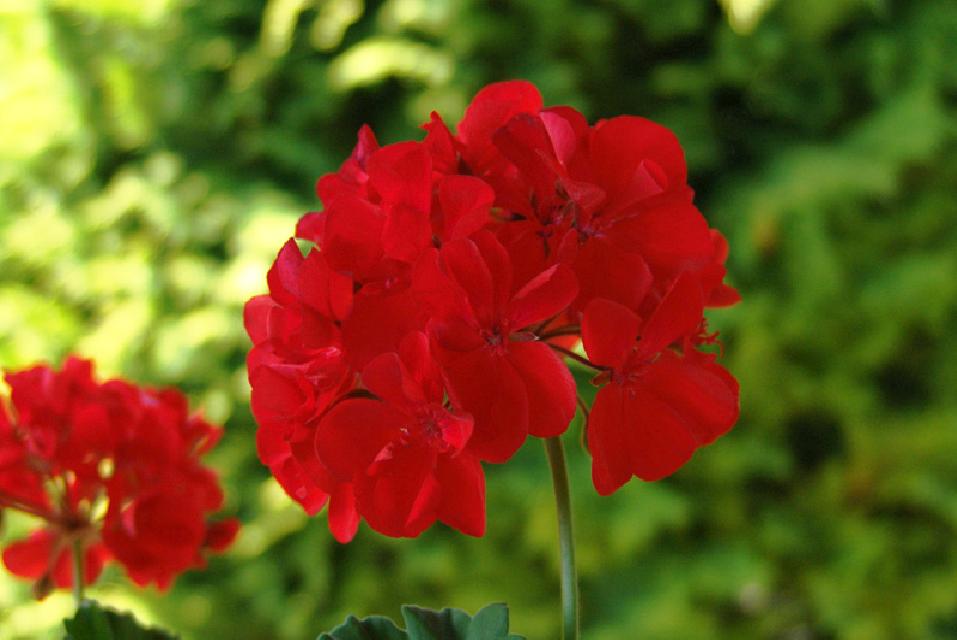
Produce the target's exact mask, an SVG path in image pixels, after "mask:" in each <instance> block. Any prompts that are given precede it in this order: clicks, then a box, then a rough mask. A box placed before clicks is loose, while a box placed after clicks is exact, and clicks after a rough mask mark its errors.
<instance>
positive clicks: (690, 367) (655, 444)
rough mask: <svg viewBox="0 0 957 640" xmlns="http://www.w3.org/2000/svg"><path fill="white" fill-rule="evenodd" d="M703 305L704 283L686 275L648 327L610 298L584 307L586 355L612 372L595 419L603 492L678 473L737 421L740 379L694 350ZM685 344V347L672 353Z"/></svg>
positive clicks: (594, 445) (598, 482)
mask: <svg viewBox="0 0 957 640" xmlns="http://www.w3.org/2000/svg"><path fill="white" fill-rule="evenodd" d="M702 305H703V302H702V294H701V289H700V287H699V285H698V284H697V283H696V282H695V281H694V279H693V278H692V277H690V276H682V277H680V278H678V280H677V281H676V282H675V283H674V284H673V286H672V287H671V289H670V290H669V291H668V293H667V294H666V295H665V297H664V299H663V300H662V301H661V303H660V304H659V305H658V307H657V309H656V310H655V312H654V313H653V314H652V315H651V317H650V318H649V319H648V321H647V322H644V323H642V321H641V319H640V318H639V317H638V316H637V315H636V314H635V313H633V312H632V311H631V310H630V309H628V308H627V307H625V306H623V305H621V304H618V303H617V302H614V301H611V300H604V299H596V300H592V301H591V302H590V303H589V304H588V306H587V307H586V308H585V314H584V321H583V324H582V339H583V342H584V347H585V352H586V353H587V354H588V357H589V359H590V360H591V362H592V363H594V364H595V365H598V366H600V367H605V368H606V371H605V373H603V374H602V375H601V376H599V378H600V379H601V380H602V381H603V382H605V384H604V386H602V387H601V389H599V390H598V395H597V396H596V398H595V403H594V405H593V406H592V409H591V414H590V416H589V420H588V449H589V451H590V452H591V454H592V479H593V481H594V483H595V488H596V489H597V490H598V492H599V493H600V494H602V495H608V494H610V493H612V492H614V491H615V490H616V489H618V488H619V487H620V486H621V485H622V484H624V483H625V482H626V481H627V480H628V479H629V478H631V476H633V475H634V476H637V477H639V478H641V479H642V480H658V479H660V478H663V477H665V476H667V475H670V474H671V473H674V472H675V471H677V470H678V468H679V467H681V466H682V465H683V464H684V463H685V462H687V461H688V459H689V458H690V457H691V454H692V453H693V452H694V450H695V449H697V448H698V447H700V446H703V445H706V444H708V443H710V442H712V441H713V440H714V439H715V438H717V437H718V436H720V435H722V434H723V433H725V432H726V431H727V430H728V429H730V428H731V426H732V425H733V424H734V422H735V421H736V420H737V417H738V385H737V382H735V380H734V378H732V377H731V375H730V374H728V372H727V371H725V370H724V369H723V368H722V367H720V366H719V365H717V364H715V363H714V357H713V356H710V355H706V354H704V353H701V352H700V351H698V350H697V349H695V345H694V343H695V339H696V337H697V335H696V334H697V330H698V327H699V326H700V324H701V311H702ZM639 335H640V338H639ZM679 341H681V344H680V345H679V349H678V350H671V349H669V348H668V347H669V346H671V345H674V344H675V343H677V342H679ZM679 351H680V352H679Z"/></svg>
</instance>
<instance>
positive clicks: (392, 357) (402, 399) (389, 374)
mask: <svg viewBox="0 0 957 640" xmlns="http://www.w3.org/2000/svg"><path fill="white" fill-rule="evenodd" d="M362 384H364V385H365V386H366V388H367V389H368V390H369V391H371V392H372V393H374V394H376V395H377V396H379V397H380V398H382V399H383V400H384V401H386V402H387V403H389V404H391V405H393V406H394V407H397V408H400V409H405V408H410V409H411V407H412V406H414V405H415V404H420V403H424V402H425V401H426V400H425V397H424V395H423V393H422V388H421V387H420V386H419V385H418V384H416V382H415V380H414V379H412V377H411V376H410V375H409V372H408V371H407V370H406V368H405V365H403V364H402V361H401V360H400V359H399V355H398V354H397V353H383V354H382V355H380V356H378V357H376V358H375V359H373V360H372V361H371V362H370V363H369V364H367V365H366V366H365V368H364V369H363V370H362Z"/></svg>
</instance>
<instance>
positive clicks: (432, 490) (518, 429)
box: [246, 81, 738, 540]
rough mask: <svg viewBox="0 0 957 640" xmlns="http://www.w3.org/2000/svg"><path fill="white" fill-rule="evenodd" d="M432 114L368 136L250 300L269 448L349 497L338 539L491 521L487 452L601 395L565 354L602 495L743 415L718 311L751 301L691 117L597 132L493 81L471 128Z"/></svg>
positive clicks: (300, 474) (682, 456)
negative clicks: (736, 284) (700, 192)
mask: <svg viewBox="0 0 957 640" xmlns="http://www.w3.org/2000/svg"><path fill="white" fill-rule="evenodd" d="M423 128H424V129H425V131H426V134H425V137H424V139H423V140H422V141H421V142H418V141H408V142H400V143H397V144H391V145H386V146H380V145H379V143H378V141H377V140H376V138H375V135H374V134H373V133H372V130H371V129H370V128H368V127H363V128H362V129H361V130H360V132H359V137H358V142H357V145H356V147H355V150H354V151H353V153H352V155H351V156H350V157H349V158H348V159H347V160H346V161H345V162H344V163H343V164H342V166H341V167H340V168H339V170H338V171H337V172H335V173H332V174H329V175H326V176H323V177H322V178H320V179H319V181H318V182H317V185H316V191H317V194H318V196H319V198H320V199H321V200H322V203H323V209H322V210H321V211H317V212H311V213H307V214H306V215H304V216H303V217H302V219H300V221H299V223H298V225H297V227H296V235H297V236H298V238H299V239H300V240H299V243H300V244H302V245H303V247H304V248H307V251H306V254H305V256H304V255H303V253H302V252H301V251H300V244H297V242H296V241H294V240H290V241H289V242H287V244H286V245H285V246H284V247H283V248H282V250H281V251H280V252H279V255H278V257H277V259H276V262H275V264H274V266H273V268H272V269H271V270H270V272H269V274H268V277H267V281H268V285H269V293H268V295H264V296H258V297H256V298H253V299H252V300H250V302H249V303H248V305H247V307H246V328H247V331H248V333H249V335H250V337H251V339H252V341H253V344H254V346H253V349H252V351H251V352H250V355H249V363H248V368H249V379H250V384H251V386H252V406H253V412H254V414H255V416H256V419H257V421H258V422H259V425H260V428H259V432H258V436H257V440H258V445H259V453H260V457H261V459H262V460H263V462H264V463H265V464H267V465H268V466H269V467H270V469H271V470H272V471H273V473H274V475H275V476H276V477H277V479H278V480H279V482H280V483H281V484H282V486H283V487H284V488H285V489H286V491H287V492H288V493H289V494H290V496H292V497H293V498H294V499H295V500H297V501H299V502H300V504H302V506H303V507H304V508H305V509H306V511H307V512H309V513H310V514H312V513H316V512H317V511H318V510H319V509H321V508H322V507H323V506H324V505H326V504H328V509H329V524H330V528H331V530H332V531H333V534H334V535H335V536H336V538H337V539H339V540H348V539H351V538H352V536H353V535H354V534H355V531H356V526H357V525H358V522H359V520H360V519H365V520H366V521H368V523H369V524H370V525H371V526H372V528H374V529H376V530H378V531H380V532H383V533H385V534H387V535H393V536H411V535H417V534H418V533H419V532H421V531H422V530H423V529H424V528H425V527H427V526H429V525H430V524H432V523H433V522H435V521H436V520H438V521H442V522H445V523H446V524H449V525H450V526H452V527H455V528H457V529H459V530H462V531H464V532H466V533H471V534H479V533H481V531H482V526H484V525H481V524H480V523H484V508H485V505H484V489H483V480H482V478H483V476H482V471H481V467H480V466H479V465H480V461H481V462H493V463H501V462H505V461H506V460H508V459H509V458H510V457H511V456H512V455H513V454H514V453H515V451H516V450H517V449H518V448H519V447H520V446H521V445H522V443H523V442H524V441H525V440H526V438H527V437H528V435H533V436H537V437H554V436H558V435H561V434H562V433H563V432H564V431H565V429H566V428H567V427H568V425H569V423H570V421H571V420H572V418H573V416H574V414H575V411H576V404H581V403H580V402H578V401H577V399H576V390H575V385H574V383H573V379H572V377H571V374H570V372H569V369H568V367H567V366H566V364H565V362H563V358H564V357H566V356H567V357H571V358H574V359H577V360H579V361H581V362H582V363H584V364H585V365H586V366H589V367H592V368H593V369H595V371H596V374H597V375H596V376H595V383H596V384H598V385H599V386H600V387H601V388H600V390H599V392H598V396H597V399H596V402H595V406H594V407H593V409H592V411H591V418H590V420H589V421H588V426H587V429H588V442H589V444H590V448H591V453H592V455H593V460H594V474H593V475H594V481H595V485H596V487H597V488H598V490H599V491H600V492H601V493H603V494H604V493H610V492H611V491H614V490H615V489H617V488H618V487H619V486H621V484H623V483H624V482H625V481H627V480H628V478H630V477H632V476H637V477H639V478H643V479H646V480H653V479H657V478H661V477H663V476H665V475H668V474H669V473H672V472H673V471H675V470H676V469H677V468H679V467H680V466H681V465H682V464H683V463H684V462H685V461H686V460H687V459H688V458H689V457H690V455H691V453H692V451H694V449H695V448H697V447H699V446H701V445H703V444H707V443H708V442H710V441H712V440H713V439H714V438H716V437H717V436H718V435H720V434H721V433H724V432H725V431H727V430H728V429H729V428H730V427H731V426H732V424H733V423H734V421H735V420H736V417H737V406H738V392H737V385H736V383H735V382H734V379H733V378H732V377H731V376H730V374H728V373H727V372H726V371H725V370H724V369H722V368H721V367H720V366H719V365H718V364H717V363H716V362H715V356H714V355H713V354H710V353H708V352H706V351H705V350H704V348H705V346H706V345H708V344H712V343H714V342H715V341H716V336H715V335H708V334H706V333H705V329H704V327H705V323H704V318H703V310H704V308H706V307H712V306H726V305H730V304H733V303H735V302H736V301H737V300H738V294H737V292H736V291H735V290H734V289H732V288H731V287H730V286H728V285H727V284H726V283H725V282H724V277H725V273H726V270H725V260H726V259H727V256H728V245H727V242H726V241H725V240H724V238H723V237H722V236H721V234H720V233H719V232H717V231H716V230H714V229H711V228H710V227H709V226H708V223H707V221H706V220H705V218H704V216H703V215H702V214H701V212H700V211H699V210H698V209H697V207H696V206H695V205H694V204H693V195H694V194H693V191H692V190H691V188H690V187H689V186H688V184H687V169H686V166H685V161H684V154H683V152H682V150H681V147H680V145H679V144H678V140H677V138H676V137H675V135H674V134H673V133H671V132H670V131H668V130H667V129H665V128H664V127H662V126H660V125H658V124H655V123H653V122H651V121H649V120H646V119H643V118H639V117H635V116H620V117H616V118H611V119H609V120H603V121H600V122H598V123H596V124H594V125H590V124H589V123H588V121H587V120H586V119H585V117H584V116H583V115H582V114H580V113H578V112H577V111H575V110H574V109H572V108H570V107H545V106H544V105H543V101H542V98H541V95H540V94H539V92H538V90H537V89H536V88H535V87H534V86H533V85H532V84H530V83H528V82H523V81H512V82H502V83H496V84H493V85H489V86H488V87H485V88H484V89H482V90H481V91H480V92H479V93H478V94H477V95H476V96H475V98H474V100H473V101H472V103H471V104H470V105H469V107H468V108H467V109H466V112H465V115H464V117H463V119H462V121H461V122H460V123H459V124H458V126H457V127H455V129H454V130H453V129H451V128H450V127H448V126H447V125H446V124H445V122H444V121H443V119H442V118H441V116H440V115H438V114H436V113H432V114H431V116H430V119H429V122H428V123H426V124H425V125H424V126H423ZM309 245H311V246H309ZM582 337H584V348H585V352H586V355H584V356H583V355H581V352H575V351H574V349H575V348H576V345H577V344H578V341H579V339H580V338H582Z"/></svg>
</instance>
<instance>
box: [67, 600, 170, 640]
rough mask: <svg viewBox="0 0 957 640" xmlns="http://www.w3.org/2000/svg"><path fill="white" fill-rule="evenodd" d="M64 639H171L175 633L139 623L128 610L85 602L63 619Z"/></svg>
mask: <svg viewBox="0 0 957 640" xmlns="http://www.w3.org/2000/svg"><path fill="white" fill-rule="evenodd" d="M63 626H65V627H66V631H67V637H66V640H175V639H176V636H174V635H171V634H169V633H167V632H166V631H162V630H160V629H151V628H146V627H144V626H142V625H141V624H140V623H139V622H137V621H136V618H134V617H133V616H132V615H131V614H129V613H120V612H118V611H115V610H114V609H110V608H105V607H101V606H100V605H99V604H97V603H96V602H93V601H89V600H88V601H86V602H84V603H83V605H82V606H81V607H80V608H79V609H77V611H76V615H74V616H73V618H72V619H69V620H64V621H63Z"/></svg>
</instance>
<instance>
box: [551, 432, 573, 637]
mask: <svg viewBox="0 0 957 640" xmlns="http://www.w3.org/2000/svg"><path fill="white" fill-rule="evenodd" d="M545 453H546V454H548V465H549V466H550V467H551V469H552V487H553V489H554V491H555V507H556V511H557V512H558V550H559V553H560V555H561V563H562V567H561V573H562V638H563V640H578V576H577V575H576V571H575V540H574V538H573V537H572V506H571V499H570V497H569V492H568V468H567V467H566V465H565V450H564V448H563V447H562V440H561V438H559V437H555V438H547V439H546V440H545Z"/></svg>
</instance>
